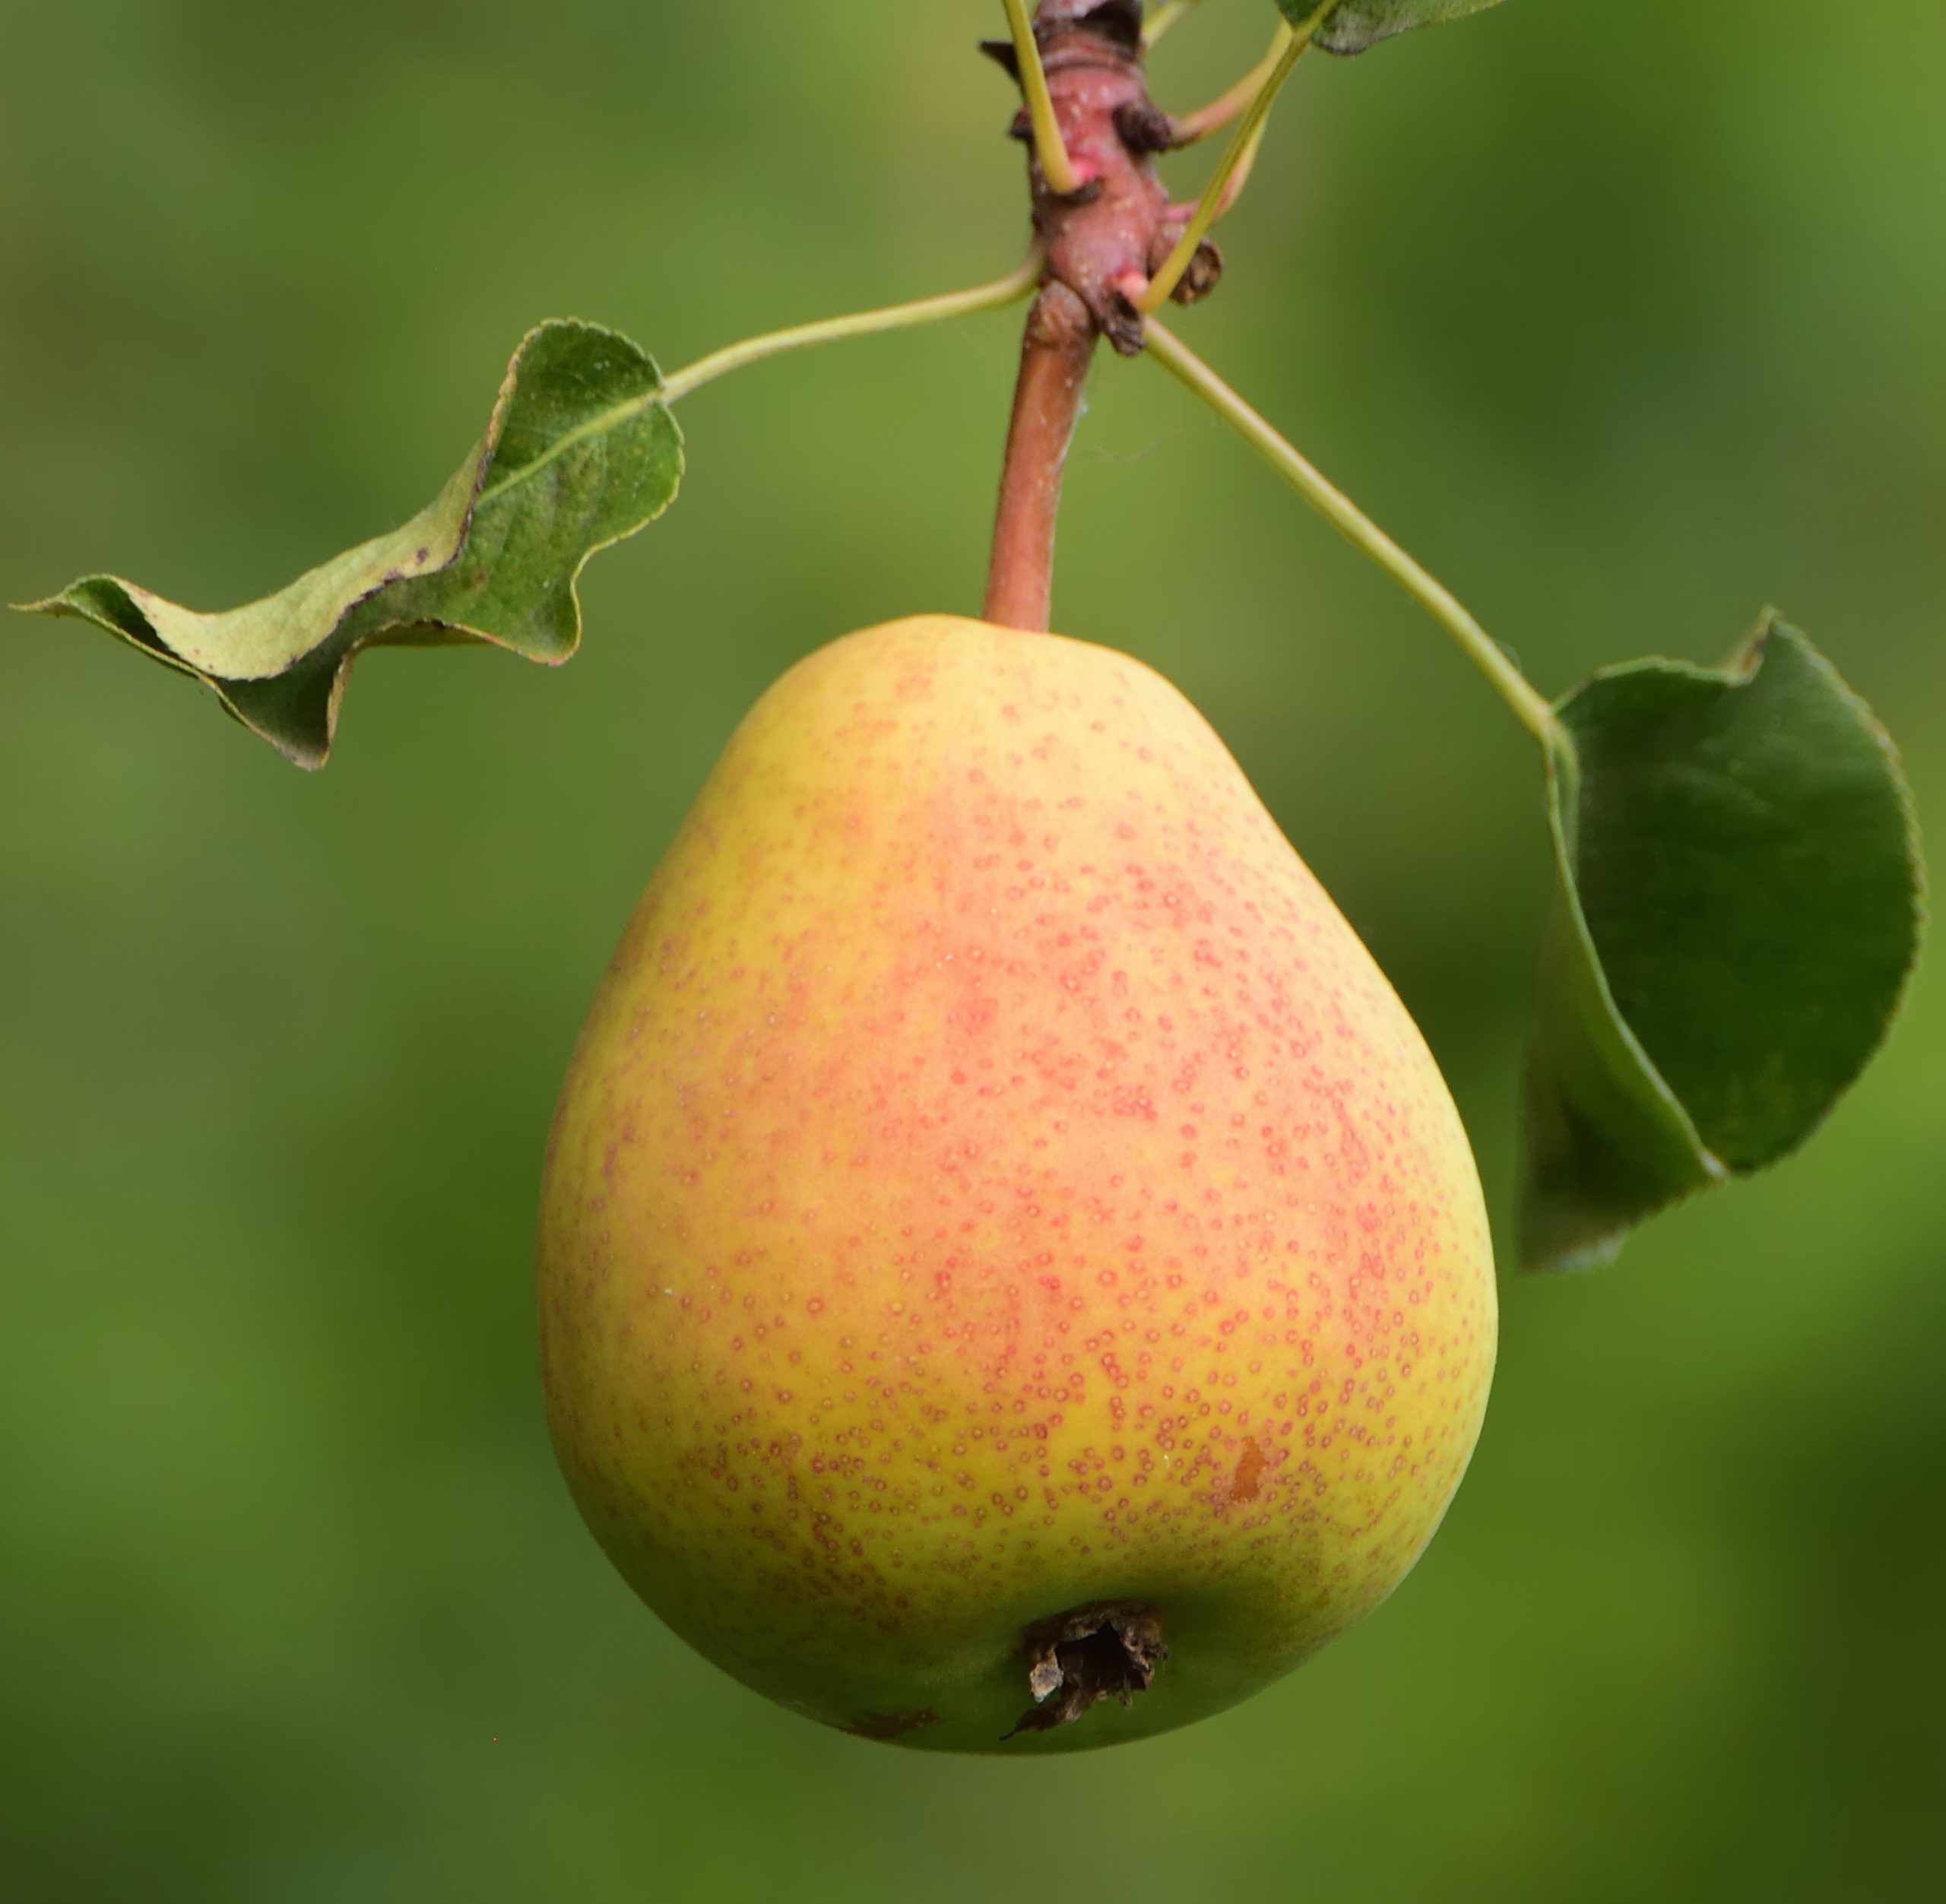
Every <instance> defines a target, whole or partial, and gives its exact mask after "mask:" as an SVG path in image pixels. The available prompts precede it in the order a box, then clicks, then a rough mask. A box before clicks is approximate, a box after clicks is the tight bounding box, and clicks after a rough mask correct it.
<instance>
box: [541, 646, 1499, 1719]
mask: <svg viewBox="0 0 1946 1904" xmlns="http://www.w3.org/2000/svg"><path fill="white" fill-rule="evenodd" d="M1495 1318H1496V1310H1495V1300H1494V1281H1493V1271H1492V1261H1491V1247H1490V1243H1489V1240H1488V1231H1487V1224H1486V1219H1485V1212H1484V1210H1483V1209H1482V1201H1481V1196H1480V1190H1479V1179H1478V1177H1477V1174H1476V1173H1475V1168H1474V1165H1473V1161H1472V1154H1471V1152H1470V1151H1469V1148H1468V1146H1467V1143H1466V1136H1465V1133H1464V1132H1463V1129H1461V1126H1460V1120H1459V1117H1458V1116H1457V1114H1456V1112H1455V1110H1454V1109H1453V1103H1452V1101H1451V1098H1450V1096H1449V1095H1448V1094H1447V1090H1446V1088H1445V1085H1444V1082H1442V1080H1441V1079H1440V1074H1439V1072H1438V1069H1437V1066H1435V1065H1434V1061H1433V1060H1432V1057H1431V1054H1430V1053H1428V1050H1427V1049H1426V1047H1425V1043H1424V1041H1423V1040H1422V1039H1421V1038H1420V1036H1419V1034H1418V1031H1417V1029H1416V1028H1415V1026H1414V1025H1413V1024H1412V1020H1411V1019H1410V1017H1409V1015H1407V1013H1406V1010H1405V1009H1404V1007H1403V1006H1402V1005H1401V1004H1400V1003H1399V1000H1398V998H1397V997H1396V995H1395V994H1394V993H1393V990H1391V988H1390V986H1389V985H1388V984H1387V982H1386V981H1385V978H1384V977H1383V974H1381V973H1380V971H1379V969H1378V968H1377V965H1375V964H1374V962H1373V960H1372V958H1371V955H1370V954H1369V953H1368V952H1366V950H1365V949H1364V946H1362V945H1361V943H1360V942H1359V940H1358V938H1357V936H1355V934H1354V933H1353V932H1352V930H1351V928H1350V927H1349V926H1348V925H1347V924H1346V923H1345V920H1344V919H1343V917H1342V916H1341V915H1340V914H1339V912H1338V911H1337V909H1336V908H1335V907H1334V906H1333V904H1332V902H1331V901H1330V898H1329V897H1328V896H1327V895H1326V893H1325V892H1324V891H1323V888H1322V887H1320V885H1319V884H1318V883H1317V881H1316V879H1314V878H1313V877H1312V876H1311V873H1310V872H1309V871H1308V870H1307V868H1306V867H1305V866H1304V863H1303V862H1302V861H1301V860H1299V859H1298V856H1297V855H1296V854H1295V853H1294V852H1293V851H1292V849H1291V847H1290V846H1289V844H1288V843H1287V842H1286V841H1285V839H1284V838H1283V836H1282V834H1281V833H1280V832H1279V830H1278V828H1277V826H1276V823H1275V822H1273V820H1272V819H1271V817H1270V816H1269V813H1266V811H1265V809H1264V808H1263V805H1262V803H1260V801H1259V800H1258V799H1257V796H1256V794H1254V793H1253V790H1251V788H1250V785H1249V784H1248V782H1247V781H1246V780H1245V779H1244V775H1243V774H1242V771H1241V769H1240V768H1238V766H1237V765H1236V763H1235V762H1234V760H1233V759H1231V757H1230V756H1229V754H1228V752H1226V751H1225V748H1224V747H1223V745H1222V743H1221V742H1220V741H1219V740H1218V739H1217V737H1216V736H1215V734H1214V733H1212V731H1211V730H1210V728H1209V726H1208V725H1207V724H1206V723H1205V722H1204V721H1203V719H1202V718H1201V717H1200V715H1199V714H1197V713H1196V711H1195V710H1194V709H1193V708H1192V707H1191V706H1190V705H1189V703H1188V702H1187V701H1185V700H1184V699H1183V697H1182V696H1181V695H1180V694H1179V693H1177V691H1176V690H1175V689H1174V688H1172V687H1171V686H1169V684H1168V683H1167V682H1165V681H1164V680H1162V678H1161V677H1160V676H1158V675H1156V674H1155V673H1152V671H1151V670H1149V669H1147V668H1146V667H1143V666H1142V665H1141V664H1139V663H1137V662H1136V661H1132V660H1130V659H1129V658H1128V657H1127V656H1125V655H1122V654H1115V653H1114V652H1111V651H1109V650H1107V649H1105V648H1097V647H1092V646H1089V645H1085V644H1082V643H1080V642H1072V641H1067V640H1064V639H1062V638H1058V637H1055V636H1051V635H1030V634H1022V633H1019V632H1014V631H1013V630H1010V629H1001V628H995V627H990V626H984V625H983V624H981V623H975V622H968V621H961V620H956V619H949V618H947V617H944V616H928V617H924V618H921V619H914V620H910V621H905V622H900V623H895V624H893V625H892V626H889V627H885V628H880V629H872V630H870V631H868V632H865V633H863V634H859V635H852V636H851V637H850V638H848V639H846V640H844V641H841V642H837V643H836V644H835V645H832V647H829V648H826V649H824V650H823V651H821V652H820V653H818V654H814V655H813V656H812V657H810V659H809V660H807V661H804V662H803V663H802V664H800V665H799V666H798V667H796V668H794V669H793V670H791V672H790V673H788V674H787V675H786V676H784V679H783V680H781V681H780V682H779V683H778V684H777V685H776V686H775V687H774V688H772V689H771V691H770V692H769V693H768V694H767V695H765V697H764V698H763V699H762V701H761V702H759V704H758V705H757V707H756V709H755V710H754V711H753V712H752V713H751V714H750V717H749V718H748V719H747V720H746V721H745V722H744V723H743V726H742V727H741V728H740V730H739V731H738V733H737V735H736V736H735V737H734V739H733V740H731V743H730V746H729V747H728V749H727V751H726V752H725V753H724V756H723V758H722V759H721V762H719V763H718V766H717V768H716V770H715V773H714V774H713V775H712V777H711V778H710V781H709V783H708V786H707V787H705V789H704V790H703V793H702V797H701V799H700V800H699V801H698V802H697V803H696V809H695V810H694V812H693V813H692V814H691V815H690V816H689V819H688V821H687V822H686V825H684V827H683V829H682V832H680V835H679V836H678V837H677V840H676V841H675V843H674V844H673V846H672V847H670V850H669V852H668V854H667V857H666V858H665V859H664V861H663V863H662V865H661V868H660V869H659V870H658V872H657V873H656V875H655V876H654V879H653V881H652V882H651V884H650V885H649V888H648V892H647V894H646V895H645V898H643V900H642V904H641V907H640V908H639V911H637V913H636V914H635V918H634V920H633V922H632V924H631V925H630V927H629V930H628V933H627V936H626V938H625V939H624V940H623V944H622V946H621V949H620V951H619V952H618V953H617V954H616V958H615V960H614V962H613V966H612V967H611V968H610V971H609V973H608V975H607V980H606V982H605V983H604V985H603V987H602V989H601V995H600V997H599V999H598V1000H597V1003H596V1004H595V1006H594V1012H593V1014H592V1015H591V1018H590V1019H589V1021H588V1026H587V1028H586V1030H585V1032H584V1033H583V1034H582V1040H581V1043H580V1046H579V1048H578V1051H577V1053H576V1055H575V1060H574V1063H573V1066H572V1071H571V1072H570V1074H569V1079H568V1082H567V1085H566V1090H565V1092H564V1094H563V1098H562V1100H561V1104H560V1108H559V1113H558V1115H557V1117H556V1124H555V1128H554V1133H553V1139H552V1142H551V1144H550V1152H549V1158H548V1167H547V1184H546V1190H545V1193H544V1212H543V1221H542V1234H541V1246H540V1330H541V1344H542V1354H543V1364H544V1375H545V1381H546V1389H547V1405H548V1411H549V1417H550V1423H551V1425H552V1428H553V1436H554V1440H555V1444H556V1448H557V1449H558V1451H559V1456H560V1460H561V1463H562V1466H563V1469H564V1471H565V1472H566V1476H567V1478H568V1481H569V1484H570V1486H571V1487H572V1491H573V1492H574V1495H575V1499H576V1500H577V1501H578V1503H579V1504H580V1506H581V1509H582V1513H584V1515H585V1516H586V1518H587V1520H588V1524H589V1525H590V1527H591V1529H593V1531H594V1534H595V1535H596V1537H597V1539H598V1540H599V1541H601V1544H602V1545H603V1546H604V1548H606V1549H607V1552H608V1553H609V1554H610V1556H611V1557H612V1558H613V1560H614V1562H615V1563H616V1566H617V1567H619V1568H620V1570H621V1571H622V1573H623V1574H624V1575H625V1576H626V1578H627V1579H629V1582H631V1583H632V1586H634V1587H635V1589H636V1590H637V1591H638V1592H639V1593H640V1594H641V1595H642V1598H644V1599H645V1600H646V1601H648V1604H649V1605H650V1606H651V1607H652V1608H654V1610H655V1611H657V1612H658V1614H661V1617H663V1618H664V1620H667V1622H668V1624H670V1627H673V1629H674V1630H676V1632H677V1633H679V1634H680V1635H681V1636H683V1638H684V1639H686V1640H687V1641H689V1643H691V1644H692V1645H693V1646H695V1647H696V1648H697V1649H699V1651H700V1652H702V1653H704V1654H705V1655H707V1656H708V1658H711V1659H712V1660H714V1661H715V1662H717V1663H718V1665H721V1667H723V1668H724V1669H725V1670H727V1671H729V1672H731V1673H733V1674H735V1675H736V1676H737V1677H738V1678H739V1679H740V1680H742V1681H743V1682H744V1683H745V1684H747V1685H749V1686H751V1687H754V1688H756V1690H758V1691H759V1692H762V1693H766V1694H768V1695H769V1696H770V1697H772V1699H775V1700H778V1701H780V1702H781V1703H782V1704H784V1705H785V1706H788V1707H790V1708H791V1709H793V1710H794V1711H797V1712H801V1713H803V1714H805V1715H807V1716H810V1717H811V1718H813V1719H819V1720H821V1721H822V1722H825V1723H826V1724H828V1725H834V1726H838V1727H841V1728H845V1729H846V1730H848V1731H854V1732H856V1733H859V1734H861V1735H864V1736H867V1737H870V1738H887V1739H896V1740H898V1741H899V1742H900V1743H901V1744H907V1745H911V1746H919V1747H937V1748H941V1749H945V1750H970V1751H982V1750H985V1751H1005V1752H1032V1751H1038V1750H1051V1749H1054V1750H1059V1749H1067V1748H1073V1747H1088V1746H1098V1745H1104V1744H1111V1743H1113V1742H1114V1741H1120V1740H1126V1739H1130V1738H1139V1737H1143V1736H1145V1735H1149V1734H1152V1733H1155V1732H1158V1731H1166V1730H1168V1729H1169V1728H1171V1727H1174V1726H1178V1725H1185V1724H1187V1723H1188V1722H1190V1721H1192V1720H1194V1719H1201V1718H1203V1717H1204V1716H1206V1715H1208V1714H1209V1713H1212V1712H1217V1711H1219V1710H1220V1709H1222V1708H1223V1707H1225V1706H1229V1705H1231V1704H1232V1703H1234V1702H1236V1701H1237V1700H1241V1699H1243V1698H1244V1697H1247V1696H1248V1695H1250V1693H1253V1692H1255V1691H1256V1690H1258V1689H1259V1688H1260V1687H1263V1686H1265V1685H1266V1684H1269V1682H1270V1681H1273V1680H1274V1679H1276V1678H1277V1677H1279V1675H1280V1674H1283V1673H1285V1672H1286V1671H1288V1670H1289V1669H1290V1668H1292V1667H1294V1666H1295V1665H1298V1663H1299V1662H1301V1661H1302V1660H1304V1658H1307V1656H1308V1655H1311V1654H1312V1653H1314V1652H1316V1651H1317V1649H1319V1648H1320V1647H1321V1646H1323V1645H1325V1644H1326V1643H1327V1642H1328V1641H1330V1639H1333V1637H1334V1636H1336V1635H1337V1634H1338V1633H1341V1632H1342V1631H1343V1630H1344V1629H1345V1627H1347V1626H1348V1625H1349V1624H1351V1623H1352V1621H1353V1620H1356V1619H1357V1618H1358V1617H1359V1616H1360V1615H1361V1614H1364V1613H1365V1612H1367V1611H1369V1610H1370V1609H1371V1608H1373V1607H1374V1606H1375V1605H1377V1603H1378V1602H1379V1601H1380V1600H1382V1599H1383V1598H1385V1596H1386V1595H1387V1594H1388V1593H1389V1592H1390V1591H1391V1590H1392V1589H1393V1587H1395V1586H1397V1584H1398V1583H1399V1581H1400V1579H1402V1577H1403V1576H1405V1574H1406V1572H1407V1571H1408V1570H1409V1569H1410V1567H1412V1564H1413V1563H1414V1561H1415V1560H1416V1559H1417V1558H1418V1555H1419V1554H1420V1553H1421V1551H1423V1549H1424V1548H1425V1545H1426V1543H1427V1541H1428V1540H1429V1539H1430V1538H1431V1535H1432V1533H1433V1532H1434V1529H1435V1528H1436V1526H1437V1524H1438V1522H1439V1520H1440V1516H1442V1515H1443V1513H1444V1512H1445V1510H1446V1507H1447V1503H1448V1502H1449V1501H1450V1500H1451V1498H1452V1496H1453V1491H1454V1490H1455V1488H1456V1487H1457V1486H1458V1484H1459V1481H1460V1476H1461V1474H1462V1472H1463V1470H1464V1469H1465V1468H1466V1463H1467V1461H1468V1459H1469V1456H1470V1455H1471V1453H1472V1449H1473V1446H1474V1443H1475V1440H1476V1438H1477V1437H1478V1434H1479V1427H1480V1423H1481V1418H1482V1414H1483V1412H1484V1410H1485V1405H1486V1399H1487V1391H1488V1384H1489V1383H1490V1380H1491V1373H1492V1368H1493V1361H1494V1343H1495V1332H1496V1319H1495Z"/></svg>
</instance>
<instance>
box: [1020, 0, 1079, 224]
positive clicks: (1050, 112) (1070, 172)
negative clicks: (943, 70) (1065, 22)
mask: <svg viewBox="0 0 1946 1904" xmlns="http://www.w3.org/2000/svg"><path fill="white" fill-rule="evenodd" d="M1003 5H1005V6H1006V24H1007V25H1008V26H1009V28H1011V29H1012V30H1013V50H1014V52H1015V54H1016V56H1017V58H1018V59H1019V63H1020V89H1021V90H1022V92H1023V93H1025V94H1026V95H1027V111H1028V116H1029V117H1030V118H1031V119H1032V120H1033V122H1034V150H1035V155H1036V156H1037V157H1038V158H1039V160H1040V161H1041V170H1042V171H1043V172H1044V173H1046V174H1047V185H1048V188H1049V189H1050V190H1051V192H1054V195H1055V196H1056V197H1057V198H1071V197H1072V196H1073V195H1074V194H1075V193H1076V192H1079V190H1080V189H1081V188H1082V184H1083V183H1084V181H1083V179H1082V176H1081V174H1080V173H1079V172H1077V171H1076V169H1074V161H1073V160H1072V159H1070V157H1068V152H1067V141H1066V140H1065V139H1064V138H1062V136H1061V126H1060V120H1059V119H1057V118H1056V117H1055V116H1054V95H1053V94H1052V93H1050V92H1049V91H1048V90H1047V68H1045V67H1044V66H1043V65H1041V43H1040V42H1039V41H1038V40H1036V39H1035V37H1034V25H1033V22H1032V21H1031V20H1029V19H1028V15H1027V0H1003Z"/></svg>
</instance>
